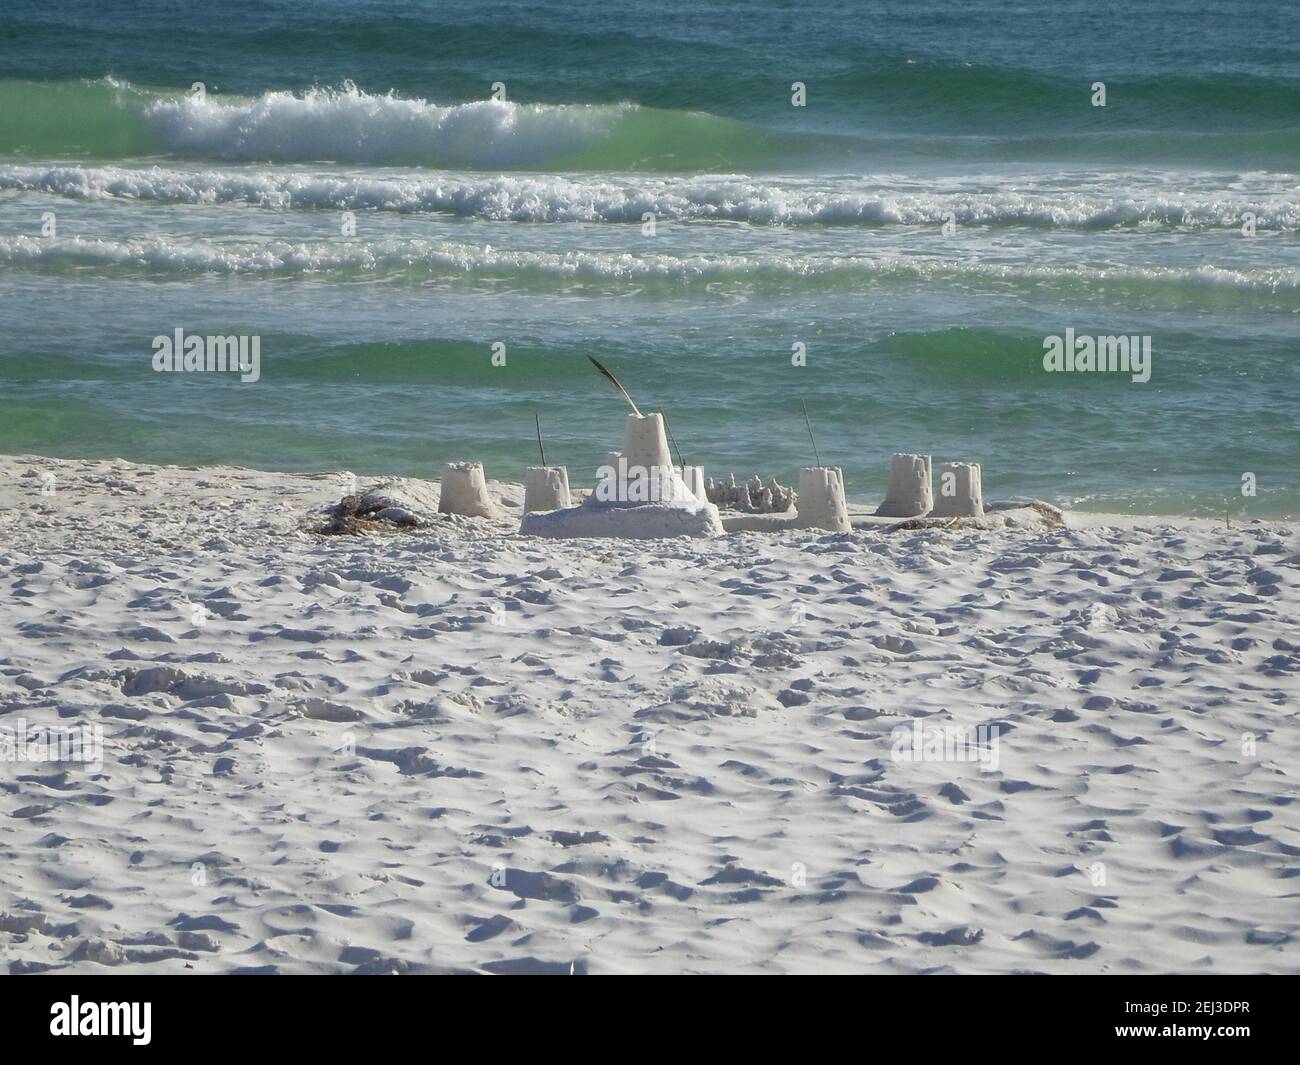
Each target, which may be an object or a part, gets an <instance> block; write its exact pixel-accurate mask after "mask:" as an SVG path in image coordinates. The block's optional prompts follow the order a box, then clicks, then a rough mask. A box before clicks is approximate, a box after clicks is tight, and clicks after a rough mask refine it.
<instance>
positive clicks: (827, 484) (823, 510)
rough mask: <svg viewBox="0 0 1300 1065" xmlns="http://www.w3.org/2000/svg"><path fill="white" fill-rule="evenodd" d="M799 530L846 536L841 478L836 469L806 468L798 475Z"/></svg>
mask: <svg viewBox="0 0 1300 1065" xmlns="http://www.w3.org/2000/svg"><path fill="white" fill-rule="evenodd" d="M796 525H798V527H799V528H801V529H827V530H829V531H831V532H850V531H852V528H853V526H852V525H850V524H849V508H848V504H847V502H846V501H845V499H844V474H843V473H842V472H841V471H840V469H839V467H833V466H806V467H804V468H803V469H801V470H800V471H799V517H798V520H797V521H796Z"/></svg>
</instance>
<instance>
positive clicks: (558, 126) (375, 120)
mask: <svg viewBox="0 0 1300 1065" xmlns="http://www.w3.org/2000/svg"><path fill="white" fill-rule="evenodd" d="M629 107H630V105H618V104H615V105H604V104H600V105H597V104H590V105H588V104H574V105H546V104H517V103H511V102H507V101H497V100H481V101H476V102H473V103H464V104H456V105H453V106H446V107H444V106H439V105H437V104H431V103H428V102H427V101H424V100H411V99H404V98H402V97H398V96H394V95H385V96H376V95H371V94H369V93H364V92H361V91H360V90H358V89H357V88H356V87H355V86H350V85H349V86H345V87H343V88H341V89H311V90H309V91H307V92H304V93H301V94H296V93H291V92H268V93H264V94H263V95H261V96H259V97H256V98H255V99H244V100H232V99H228V98H227V99H223V98H221V97H217V96H214V95H211V94H209V95H207V96H203V97H200V96H197V95H195V96H185V97H181V98H170V99H161V100H156V101H154V102H153V103H150V104H149V105H147V106H146V107H145V109H144V113H143V117H144V120H145V122H146V123H147V124H148V125H149V127H150V128H151V129H152V130H153V132H154V133H155V135H157V136H158V137H159V139H160V140H161V141H162V142H163V144H164V145H165V146H166V147H167V148H168V149H169V150H171V151H174V152H178V153H181V154H193V155H203V156H205V157H208V158H213V159H238V160H263V159H274V160H280V161H286V162H292V161H296V160H307V159H335V160H339V161H341V162H350V163H383V162H395V163H400V162H420V163H428V164H432V163H436V164H439V165H445V166H527V165H530V164H531V165H535V164H539V163H541V162H543V161H545V160H549V159H553V158H556V157H562V156H564V155H566V154H569V153H571V152H576V151H580V150H581V149H583V148H586V147H588V146H590V145H591V144H592V143H594V142H595V141H596V140H597V139H598V138H599V137H601V136H602V135H603V134H604V133H606V132H607V131H608V130H609V129H610V127H611V126H612V124H613V123H614V122H616V121H617V119H618V118H619V116H620V115H621V114H622V113H624V112H625V111H626V110H628V109H629Z"/></svg>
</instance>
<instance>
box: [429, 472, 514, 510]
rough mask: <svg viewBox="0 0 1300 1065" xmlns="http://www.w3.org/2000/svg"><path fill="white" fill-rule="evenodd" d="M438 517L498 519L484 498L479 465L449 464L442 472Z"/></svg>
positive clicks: (482, 479)
mask: <svg viewBox="0 0 1300 1065" xmlns="http://www.w3.org/2000/svg"><path fill="white" fill-rule="evenodd" d="M440 486H441V491H440V493H439V498H438V513H439V514H464V515H466V516H467V517H471V518H499V517H501V512H500V511H499V510H498V509H497V508H496V505H495V504H494V503H493V502H492V499H491V497H490V496H489V495H488V490H487V479H486V478H485V477H484V476H483V463H481V462H449V463H447V465H445V466H444V467H443V468H442V478H441V482H440Z"/></svg>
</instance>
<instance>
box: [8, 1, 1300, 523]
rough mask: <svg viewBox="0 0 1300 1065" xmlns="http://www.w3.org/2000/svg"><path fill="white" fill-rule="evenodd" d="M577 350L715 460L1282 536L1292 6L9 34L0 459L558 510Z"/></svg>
mask: <svg viewBox="0 0 1300 1065" xmlns="http://www.w3.org/2000/svg"><path fill="white" fill-rule="evenodd" d="M1099 82H1100V83H1103V84H1104V91H1105V106H1094V102H1095V101H1096V100H1097V90H1096V89H1095V88H1094V86H1095V84H1096V83H1099ZM796 83H798V84H799V85H801V86H802V89H803V100H802V101H800V102H802V103H803V104H804V106H795V102H796V101H795V100H794V99H793V98H794V97H795V93H796V90H795V88H794V87H795V85H796ZM494 87H495V88H494ZM177 328H181V329H184V331H185V332H186V333H187V334H191V335H209V334H211V335H218V334H219V335H247V336H257V337H260V351H261V377H260V380H259V381H257V382H256V383H241V382H240V381H239V380H238V378H237V376H235V375H230V374H225V375H220V374H209V373H191V374H185V373H157V372H155V371H154V369H153V365H152V358H153V347H152V343H153V338H154V337H155V336H158V335H170V334H172V333H173V332H174V330H175V329H177ZM1066 329H1073V330H1074V332H1075V333H1076V334H1080V335H1082V334H1087V335H1095V336H1106V335H1125V336H1129V335H1143V336H1150V337H1151V346H1152V352H1153V355H1152V367H1151V379H1150V381H1149V382H1147V383H1134V382H1133V381H1131V380H1130V377H1129V375H1127V374H1119V373H1095V372H1094V373H1083V374H1079V373H1074V374H1071V373H1049V372H1046V371H1045V370H1044V368H1043V351H1044V348H1043V344H1044V339H1045V338H1046V337H1049V336H1053V335H1062V334H1064V332H1065V330H1066ZM495 345H504V365H497V364H494V359H493V352H494V350H495V351H497V353H498V358H497V359H496V360H495V363H500V362H501V361H502V360H501V358H500V353H501V351H502V349H501V348H500V347H495V348H494V346H495ZM797 345H801V346H802V348H801V349H799V350H802V351H803V352H804V353H806V365H792V355H793V353H794V352H795V350H796V346H797ZM589 354H590V355H595V356H596V357H597V358H599V359H601V360H602V361H604V362H605V363H606V364H607V365H608V366H609V367H610V368H611V369H612V370H613V371H614V372H615V373H616V374H618V376H619V377H620V378H621V379H622V380H623V382H624V384H625V385H626V386H627V387H628V389H629V391H630V392H631V393H632V395H633V397H634V398H635V399H636V400H637V402H638V404H639V405H640V406H641V407H642V408H643V409H651V410H654V409H662V410H664V411H665V412H667V414H668V416H669V418H670V420H671V424H672V427H673V433H674V436H675V438H676V441H677V444H678V446H679V447H680V450H681V452H682V453H683V455H684V457H685V458H686V460H687V461H688V462H692V463H702V464H703V465H704V466H705V468H706V472H708V473H709V474H713V475H716V474H723V475H725V474H726V473H727V472H728V471H734V472H736V473H737V474H738V475H748V474H750V473H752V472H758V473H760V474H762V475H764V476H769V475H776V476H777V477H779V478H780V479H781V480H782V481H786V482H789V481H790V480H793V479H796V478H797V474H796V471H797V469H798V467H799V466H800V465H806V464H809V462H810V461H811V459H812V451H811V446H810V444H809V441H808V436H807V431H806V429H805V426H804V421H803V414H802V409H801V406H802V404H804V403H806V404H807V406H808V409H809V412H810V414H811V416H812V420H813V424H814V428H815V430H816V433H817V444H818V447H819V448H820V451H821V454H822V457H823V459H824V460H826V461H828V462H831V463H833V464H835V465H839V466H842V467H843V468H844V471H845V474H846V477H847V480H848V487H849V491H850V495H851V496H856V497H859V498H868V497H871V496H873V495H876V494H878V493H879V492H880V491H881V490H882V489H883V485H884V479H885V473H886V467H887V461H888V456H889V454H890V453H891V452H894V451H926V452H929V453H932V454H933V455H934V457H935V460H936V461H939V460H942V459H962V460H969V461H978V462H981V463H982V464H983V480H984V487H985V494H986V496H988V497H990V498H994V499H997V498H1007V497H1011V496H1023V495H1032V496H1038V497H1041V498H1046V499H1050V500H1052V501H1055V502H1058V503H1063V504H1066V505H1072V506H1078V507H1083V508H1088V509H1094V510H1124V511H1132V512H1135V513H1143V514H1186V513H1196V514H1220V515H1221V514H1224V513H1225V512H1230V513H1231V514H1233V515H1244V516H1255V517H1278V516H1291V517H1297V516H1300V7H1296V6H1295V5H1286V4H1276V3H1272V2H1264V0H1250V2H1245V0H1242V2H1208V3H1173V2H1165V0H1156V2H1151V3H1141V4H1133V3H1107V2H1078V0H1064V2H1057V3H1047V2H1043V3H1026V2H1018V3H1016V2H1013V3H994V2H989V0H974V2H963V3H960V4H958V3H945V2H938V0H913V2H908V3H902V2H873V0H864V2H856V3H848V2H830V3H819V4H816V5H808V4H804V3H796V2H780V0H749V2H745V3H740V2H734V3H733V2H709V0H691V2H689V3H687V2H682V0H657V2H655V3H652V4H645V3H636V4H633V3H629V2H626V0H613V2H603V3H588V2H581V0H579V2H566V3H559V2H556V3H539V2H520V0H500V2H497V3H493V4H490V5H453V4H449V3H448V4H442V3H432V2H406V3H401V2H398V3H383V4H380V3H369V2H357V0H352V2H347V3H343V2H339V0H315V2H311V3H303V2H301V0H300V2H298V3H288V2H286V0H258V2H249V0H234V2H227V3H223V4H220V5H190V4H184V3H177V2H168V3H161V2H157V0H144V2H132V3H120V4H115V3H92V2H88V0H74V2H69V3H62V4H55V5H52V4H49V3H36V2H33V0H7V2H6V4H5V5H4V6H3V8H0V452H6V453H15V452H31V453H36V454H42V455H50V456H61V457H70V456H79V457H105V456H121V457H124V458H127V459H131V460H135V461H143V462H163V463H185V464H203V463H218V462H221V463H236V464H240V465H246V466H254V467H259V468H263V469H339V468H348V469H352V470H353V471H355V472H357V473H358V474H372V473H385V472H392V473H404V474H410V475H417V476H434V475H436V472H437V469H438V467H439V465H440V464H441V462H443V461H445V460H447V459H453V458H479V459H482V460H483V461H484V462H485V463H486V465H487V467H488V472H489V475H491V476H495V477H500V478H503V479H515V480H518V479H521V477H522V470H523V467H524V466H525V465H526V464H529V463H531V462H535V461H536V445H535V440H534V415H535V414H536V415H539V416H540V418H541V421H542V426H543V430H544V432H545V434H546V442H547V453H548V458H550V459H551V461H558V462H564V463H567V464H568V465H569V467H570V473H571V478H572V479H573V480H574V481H575V483H579V484H582V483H589V482H590V480H591V479H592V477H593V475H594V471H595V467H596V466H597V464H598V463H599V462H601V461H603V459H604V456H605V453H606V452H607V451H608V450H610V449H612V448H616V447H617V446H618V444H619V441H620V437H621V425H622V414H623V408H622V407H621V406H620V402H621V401H620V400H619V399H618V397H617V396H616V395H615V394H614V393H613V391H612V390H610V389H609V388H608V387H607V386H606V385H605V384H604V383H603V382H602V381H601V379H600V378H599V377H598V376H597V375H596V374H595V372H594V371H593V370H592V368H591V366H590V363H589V362H588V361H587V358H586V356H587V355H589ZM793 361H796V362H797V361H801V360H798V359H796V360H793ZM1246 473H1251V474H1254V478H1255V482H1256V484H1257V493H1258V494H1257V495H1255V496H1253V497H1244V496H1242V494H1241V491H1240V487H1241V483H1242V477H1243V475H1244V474H1246Z"/></svg>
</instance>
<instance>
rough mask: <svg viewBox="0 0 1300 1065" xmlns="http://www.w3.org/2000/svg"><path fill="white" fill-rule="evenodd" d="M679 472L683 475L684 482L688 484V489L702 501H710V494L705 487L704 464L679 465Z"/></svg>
mask: <svg viewBox="0 0 1300 1065" xmlns="http://www.w3.org/2000/svg"><path fill="white" fill-rule="evenodd" d="M677 472H678V473H679V474H680V475H681V478H682V483H683V484H685V485H686V490H687V491H688V492H690V493H691V495H693V496H694V497H695V498H696V499H698V500H700V502H702V503H707V502H708V501H709V497H708V494H707V493H706V491H705V489H704V467H703V466H679V467H678V468H677Z"/></svg>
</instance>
